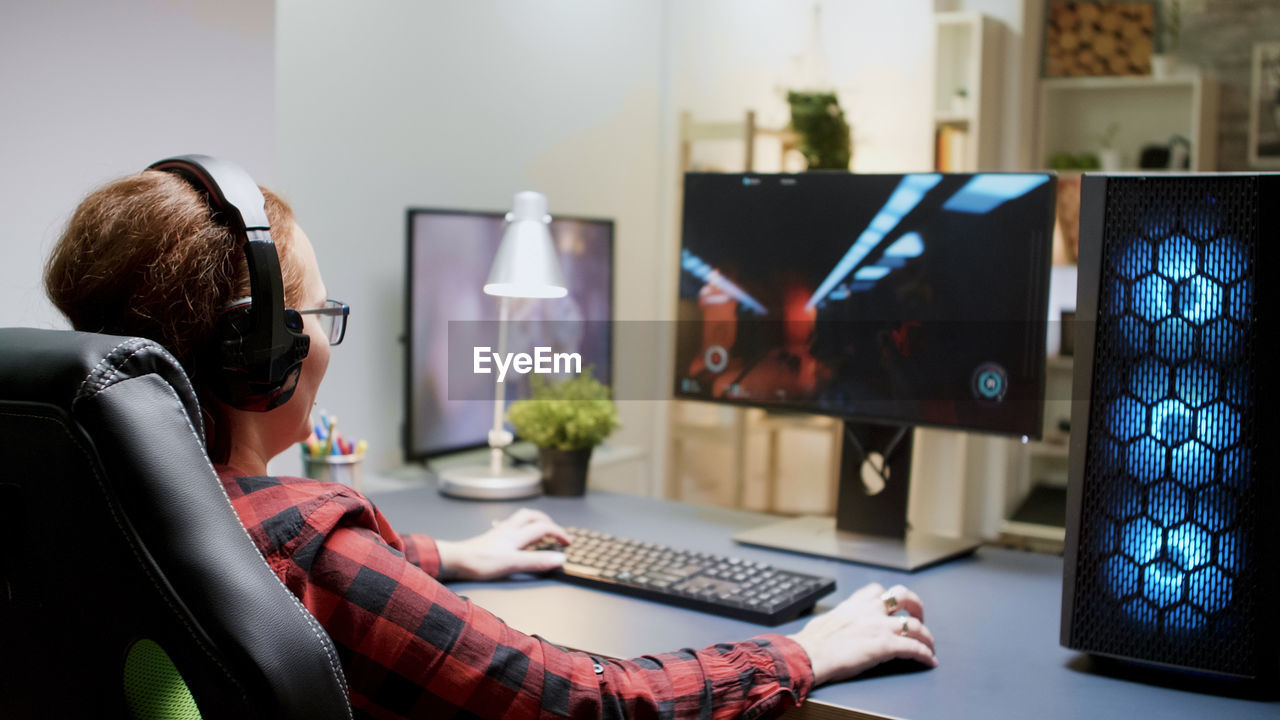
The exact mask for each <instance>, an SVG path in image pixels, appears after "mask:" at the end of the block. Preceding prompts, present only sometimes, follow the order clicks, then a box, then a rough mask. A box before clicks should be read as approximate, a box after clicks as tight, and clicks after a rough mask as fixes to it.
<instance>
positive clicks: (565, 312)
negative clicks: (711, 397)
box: [405, 209, 613, 460]
mask: <svg viewBox="0 0 1280 720" xmlns="http://www.w3.org/2000/svg"><path fill="white" fill-rule="evenodd" d="M502 233H503V213H489V212H462V211H449V210H422V209H410V210H409V211H408V265H407V268H408V278H407V282H406V302H407V307H406V308H405V323H406V328H407V330H406V333H405V338H406V345H407V347H406V352H405V359H406V373H407V377H406V378H405V388H406V393H407V397H406V403H405V407H406V414H407V422H406V427H405V456H406V458H407V459H409V460H420V459H424V458H428V457H432V456H435V455H440V454H443V453H448V452H454V451H457V450H465V449H469V448H473V447H478V446H481V445H485V444H487V442H488V433H489V429H490V428H491V427H492V426H493V402H492V401H491V400H488V401H486V400H483V399H480V398H485V397H488V398H492V397H493V388H494V383H493V379H492V376H485V375H476V374H472V373H455V374H454V376H453V377H450V375H449V359H450V355H449V323H450V322H456V321H464V322H470V321H481V322H493V321H496V320H498V311H499V298H496V297H492V296H489V295H486V294H485V293H484V291H483V289H482V288H483V286H484V283H485V280H486V279H487V278H488V276H489V269H490V266H491V265H492V264H493V259H494V256H495V255H496V254H497V252H498V245H499V244H500V243H501V241H502ZM551 237H552V239H553V240H554V242H555V246H556V254H557V256H558V257H559V260H560V269H561V272H562V274H563V276H564V280H565V284H566V285H567V286H568V290H569V294H568V295H567V296H565V297H563V298H558V299H554V300H524V299H519V298H512V299H511V303H512V306H511V310H510V312H511V318H512V320H527V319H530V318H536V319H537V320H553V321H555V322H553V323H543V325H544V327H554V328H567V329H572V330H573V332H572V333H571V334H572V335H573V337H571V338H563V337H562V338H557V339H556V345H557V349H558V350H566V351H572V352H577V353H579V354H580V355H581V358H582V366H583V369H585V368H586V367H587V366H590V367H591V368H592V374H593V375H594V376H595V377H596V378H597V379H598V380H600V381H601V382H603V383H606V384H607V383H609V382H610V373H611V366H612V352H613V342H612V337H611V332H610V323H609V322H608V321H610V320H612V317H613V222H612V221H611V220H592V219H578V218H566V217H555V216H553V219H552V221H551ZM565 343H569V344H570V345H571V346H572V347H566V345H565ZM451 383H452V385H451ZM503 385H504V386H505V388H506V394H507V397H508V398H509V399H514V398H517V397H523V396H526V395H527V378H523V377H520V378H511V379H508V380H507V381H506V382H504V383H503ZM451 397H452V398H453V399H450V398H451Z"/></svg>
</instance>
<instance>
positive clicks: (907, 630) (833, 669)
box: [790, 583, 938, 685]
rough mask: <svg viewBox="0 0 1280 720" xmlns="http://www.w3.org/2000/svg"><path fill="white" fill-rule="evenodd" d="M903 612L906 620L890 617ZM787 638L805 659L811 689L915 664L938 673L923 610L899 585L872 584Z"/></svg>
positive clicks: (915, 597)
mask: <svg viewBox="0 0 1280 720" xmlns="http://www.w3.org/2000/svg"><path fill="white" fill-rule="evenodd" d="M899 610H905V611H906V613H907V614H906V615H895V614H894V613H895V612H897V611H899ZM790 638H791V639H792V640H795V641H796V642H797V643H799V644H800V647H802V648H804V650H805V652H807V653H808V654H809V664H810V666H811V667H812V668H813V677H814V683H815V684H817V685H821V684H823V683H828V682H835V681H838V680H846V679H848V678H851V677H853V676H855V675H859V674H861V673H863V672H866V671H867V670H870V669H871V668H873V667H875V666H876V665H879V664H880V663H883V662H886V661H889V660H894V659H907V660H915V661H916V662H919V663H921V664H922V665H924V666H925V667H937V665H938V658H937V656H936V655H934V651H933V634H932V633H931V632H929V628H927V627H925V625H924V604H923V603H921V602H920V598H919V597H918V596H917V595H916V594H915V593H913V592H911V591H910V590H908V589H906V588H905V587H903V586H901V585H895V586H893V587H892V588H890V589H889V591H888V592H886V591H885V589H884V588H883V587H882V586H880V585H878V584H876V583H872V584H870V585H867V586H866V587H863V588H861V589H859V590H857V591H855V592H854V593H853V594H852V595H850V596H849V597H848V598H846V599H845V600H844V602H842V603H840V604H839V605H837V606H835V607H834V608H832V609H831V610H828V611H827V612H825V613H823V614H821V615H819V616H817V617H815V618H813V619H812V620H810V621H809V624H807V625H805V626H804V628H803V629H802V630H800V632H798V633H795V634H794V635H791V636H790Z"/></svg>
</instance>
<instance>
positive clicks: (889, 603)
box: [880, 590, 898, 615]
mask: <svg viewBox="0 0 1280 720" xmlns="http://www.w3.org/2000/svg"><path fill="white" fill-rule="evenodd" d="M880 600H881V601H882V602H883V603H884V611H885V612H886V613H888V614H891V615H892V614H893V612H894V611H895V610H897V609H898V598H896V597H894V596H893V591H891V590H885V591H884V593H883V594H882V595H881V596H880Z"/></svg>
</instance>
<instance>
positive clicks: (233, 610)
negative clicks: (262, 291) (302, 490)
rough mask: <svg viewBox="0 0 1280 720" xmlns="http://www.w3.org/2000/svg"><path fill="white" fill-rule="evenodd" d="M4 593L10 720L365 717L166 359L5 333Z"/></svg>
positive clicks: (3, 698) (151, 346)
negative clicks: (255, 529)
mask: <svg viewBox="0 0 1280 720" xmlns="http://www.w3.org/2000/svg"><path fill="white" fill-rule="evenodd" d="M0 580H2V583H3V584H0V659H2V660H3V663H0V717H6V718H7V717H129V716H130V715H133V716H135V717H204V718H222V717H234V718H236V719H237V720H243V719H246V718H259V717H262V718H350V717H351V709H350V705H349V702H348V697H347V689H346V682H345V679H344V677H343V673H342V667H341V664H340V662H339V658H338V654H337V652H336V650H335V649H334V646H333V644H332V642H331V641H330V639H329V636H328V635H327V634H326V633H325V632H324V630H323V629H322V628H321V626H320V625H319V623H318V622H316V620H315V618H314V617H312V616H311V614H310V613H309V612H308V611H307V610H306V609H305V608H304V607H303V606H302V604H301V603H299V602H298V599H297V598H296V597H295V596H294V595H293V594H292V593H291V592H289V590H288V589H287V588H285V586H284V585H283V584H282V583H281V582H280V580H279V579H278V578H277V577H276V575H275V574H274V573H273V572H272V571H271V569H270V568H269V567H268V566H267V564H266V562H265V561H264V560H263V558H262V555H261V554H260V553H259V552H258V550H257V548H256V547H255V546H254V544H253V541H252V540H251V539H250V538H249V535H248V533H247V532H246V531H245V529H244V526H243V525H242V524H241V523H240V521H239V518H238V517H237V516H236V514H235V511H234V510H233V509H232V507H231V503H230V501H229V500H228V498H227V495H226V492H225V491H224V490H223V489H222V485H221V483H220V482H219V481H218V478H217V476H216V475H215V473H214V470H213V467H212V465H211V464H210V462H209V459H208V456H207V455H206V453H205V447H204V441H203V432H202V429H201V415H200V409H199V405H198V402H197V400H196V398H195V394H194V393H193V392H192V389H191V385H190V383H189V382H188V380H187V377H186V375H185V374H184V373H183V371H182V368H181V367H180V366H179V364H178V363H177V361H176V360H174V358H173V357H172V356H171V355H170V354H169V353H168V352H166V351H165V350H164V348H162V347H160V346H159V345H157V344H156V343H154V342H152V341H149V340H143V339H139V338H122V337H112V336H107V335H95V334H91V333H77V332H70V331H60V330H33V329H27V328H5V329H0ZM184 685H185V687H184Z"/></svg>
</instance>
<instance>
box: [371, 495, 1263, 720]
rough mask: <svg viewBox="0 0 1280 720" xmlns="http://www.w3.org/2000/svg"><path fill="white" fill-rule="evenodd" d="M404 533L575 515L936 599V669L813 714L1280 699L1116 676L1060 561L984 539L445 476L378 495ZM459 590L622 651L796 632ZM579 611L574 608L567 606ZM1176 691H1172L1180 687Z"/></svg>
mask: <svg viewBox="0 0 1280 720" xmlns="http://www.w3.org/2000/svg"><path fill="white" fill-rule="evenodd" d="M371 498H372V499H373V501H374V502H375V503H376V504H377V505H378V507H379V508H380V509H381V510H382V512H383V514H385V515H386V517H387V518H388V519H389V520H390V521H391V523H392V525H393V526H394V527H395V528H396V529H398V530H399V531H401V532H428V533H430V534H432V535H435V536H438V537H441V538H446V539H461V538H464V537H469V536H471V535H475V534H478V533H480V532H482V531H483V530H485V529H486V528H488V527H489V524H490V522H491V521H492V520H495V519H498V518H502V517H506V516H507V515H509V514H510V513H511V512H513V511H514V510H515V509H516V508H517V507H521V506H529V507H535V508H538V509H540V510H543V511H545V512H547V513H548V514H550V515H551V516H552V517H553V518H555V519H556V520H557V521H558V522H560V523H561V524H564V525H576V526H580V527H587V528H593V529H597V530H604V531H607V532H610V533H614V534H617V535H621V536H625V537H633V538H639V539H648V540H653V541H656V542H663V543H665V544H668V545H672V546H677V547H685V548H696V549H698V550H703V551H707V552H715V553H721V554H732V555H736V556H738V557H743V558H748V559H752V560H762V561H765V562H769V563H772V564H775V565H778V566H781V567H786V568H789V569H794V570H797V571H800V572H809V573H815V574H822V575H829V576H832V577H834V578H836V583H837V589H836V592H835V593H833V594H832V595H828V596H827V597H826V598H825V599H824V600H823V601H822V602H820V603H819V609H823V608H825V607H830V606H831V605H834V604H835V602H836V601H838V600H839V599H841V598H844V597H845V596H847V595H848V594H849V593H850V592H852V591H853V590H855V589H857V588H858V587H861V586H862V585H864V584H866V583H868V582H872V581H875V582H879V583H881V584H883V585H884V586H886V587H888V586H891V585H894V584H896V583H903V584H904V585H907V586H908V587H910V588H912V589H913V590H915V591H916V592H917V593H919V594H920V596H921V597H922V598H923V599H924V602H925V608H926V610H925V620H926V622H927V623H928V625H929V627H930V629H931V630H932V631H933V634H934V636H935V637H936V639H937V652H938V659H939V661H940V666H939V667H938V668H937V669H935V670H930V671H924V672H904V673H900V674H881V675H879V676H875V674H874V673H872V676H870V677H864V678H863V679H859V680H853V681H850V682H843V683H837V684H835V685H828V686H826V687H821V688H818V689H817V690H816V691H815V692H814V693H813V694H812V695H811V696H810V699H809V702H808V703H806V704H805V706H804V707H803V708H801V709H800V714H801V715H806V716H810V717H836V716H848V717H861V718H865V717H892V718H955V717H979V716H981V717H995V718H1033V717H1034V718H1037V719H1039V718H1058V717H1061V718H1078V717H1088V718H1113V717H1114V718H1166V717H1187V718H1226V717H1230V718H1269V719H1270V720H1275V718H1277V717H1280V702H1274V701H1267V702H1264V701H1258V700H1250V699H1242V698H1238V697H1229V696H1223V695H1214V694H1207V693H1203V692H1190V691H1187V690H1185V689H1180V688H1185V687H1186V686H1187V685H1188V679H1187V677H1186V676H1177V677H1169V676H1168V675H1164V674H1162V675H1159V676H1157V677H1158V678H1161V679H1162V682H1164V683H1165V685H1164V686H1162V685H1160V684H1154V683H1150V682H1136V681H1133V680H1128V679H1121V678H1120V677H1116V676H1114V675H1113V674H1111V675H1109V674H1106V673H1107V672H1108V666H1107V665H1106V664H1103V663H1100V662H1099V661H1096V660H1093V659H1090V658H1088V657H1086V656H1083V655H1081V654H1079V653H1075V652H1072V651H1069V650H1066V649H1064V648H1062V647H1060V646H1059V645H1058V619H1059V606H1060V604H1061V597H1062V559H1061V558H1058V557H1053V556H1048V555H1037V554H1031V553H1022V552H1016V551H1010V550H999V549H994V548H983V549H981V550H979V551H978V553H977V554H976V555H975V556H973V557H970V558H967V559H963V560H959V561H954V562H951V563H946V564H944V565H941V566H938V567H934V568H931V569H927V570H924V571H921V572H918V573H914V574H906V573H897V572H892V571H887V570H880V569H876V568H869V567H862V566H859V565H850V564H844V563H839V562H835V561H829V560H822V559H817V558H809V557H802V556H798V555H791V554H787V553H780V552H774V551H769V550H764V549H760V548H753V547H747V546H743V545H735V544H734V543H733V541H732V540H731V539H730V537H731V536H732V535H733V534H734V533H735V532H737V531H739V530H742V529H745V528H749V527H754V526H756V525H759V524H763V523H764V522H767V521H768V520H769V518H768V517H767V516H764V515H760V514H758V513H750V512H742V511H737V510H727V509H721V508H708V507H698V506H693V505H685V504H681V503H672V502H666V501H662V500H654V499H650V498H643V497H636V496H630V495H621V494H615V493H608V492H592V493H590V494H588V495H587V497H585V498H550V497H542V498H537V499H534V500H530V501H525V502H523V503H521V502H475V501H463V500H452V499H449V498H445V497H442V496H441V495H439V494H438V493H437V492H436V491H435V487H434V485H421V486H418V487H414V488H409V489H401V490H395V491H388V492H379V493H373V494H372V495H371ZM450 587H451V588H453V589H454V590H455V591H456V592H458V593H460V594H462V595H466V596H468V597H470V598H471V599H472V600H473V601H475V602H476V603H478V604H479V605H481V606H483V607H485V608H487V609H489V610H490V611H492V612H494V613H495V614H497V615H498V616H499V617H501V618H503V619H504V620H505V621H506V622H507V624H508V625H511V626H512V627H514V628H516V629H519V630H521V631H523V632H526V633H530V634H533V633H536V634H538V635H541V636H543V637H545V638H547V639H548V640H551V641H552V642H555V643H557V644H561V645H567V646H570V647H575V648H582V649H585V650H590V651H593V652H598V653H603V654H606V655H612V656H615V657H633V656H636V655H641V654H644V653H653V652H664V651H668V650H674V649H677V648H682V647H695V648H697V647H704V646H706V645H710V644H713V643H715V642H721V641H728V640H740V639H746V638H748V637H751V636H753V635H758V634H760V633H763V632H779V633H782V634H787V633H792V632H795V631H796V630H798V629H799V628H800V627H801V626H802V625H803V624H804V622H805V618H801V619H799V620H794V621H792V622H790V623H786V624H784V625H781V626H779V627H777V628H766V627H764V626H760V625H755V624H752V623H747V622H741V621H738V620H730V619H727V618H721V617H717V616H714V615H707V614H704V613H698V612H693V611H689V610H684V609H680V608H674V607H670V606H666V605H661V604H658V603H652V602H648V601H644V600H637V599H634V598H628V597H623V596H620V595H614V594H611V593H605V592H600V591H596V590H590V589H586V588H581V587H576V586H572V585H567V584H564V583H559V582H556V581H553V580H548V579H543V578H524V579H512V580H508V581H503V582H496V583H453V584H451V586H450ZM570 609H571V610H570ZM1175 686H1176V687H1175Z"/></svg>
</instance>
